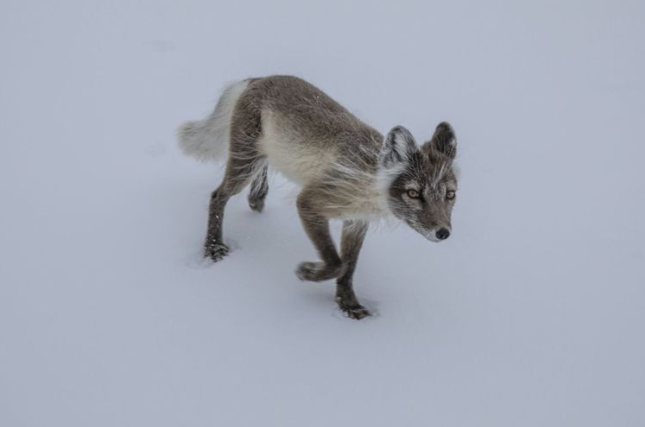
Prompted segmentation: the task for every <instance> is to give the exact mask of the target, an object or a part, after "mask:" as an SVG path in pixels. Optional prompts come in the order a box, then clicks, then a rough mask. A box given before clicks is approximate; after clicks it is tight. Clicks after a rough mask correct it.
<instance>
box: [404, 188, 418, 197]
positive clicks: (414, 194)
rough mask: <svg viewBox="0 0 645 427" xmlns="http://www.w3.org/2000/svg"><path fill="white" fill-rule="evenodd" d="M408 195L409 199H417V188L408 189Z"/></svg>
mask: <svg viewBox="0 0 645 427" xmlns="http://www.w3.org/2000/svg"><path fill="white" fill-rule="evenodd" d="M407 193H408V197H409V198H411V199H418V198H419V192H418V191H417V190H411V189H410V190H408V192H407Z"/></svg>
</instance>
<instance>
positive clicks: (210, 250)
mask: <svg viewBox="0 0 645 427" xmlns="http://www.w3.org/2000/svg"><path fill="white" fill-rule="evenodd" d="M228 250H229V249H228V246H226V245H225V244H224V243H215V242H213V243H207V244H206V245H205V246H204V258H210V259H211V260H213V261H214V262H217V261H221V260H222V259H224V257H225V256H226V255H228Z"/></svg>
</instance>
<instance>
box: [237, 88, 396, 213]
mask: <svg viewBox="0 0 645 427" xmlns="http://www.w3.org/2000/svg"><path fill="white" fill-rule="evenodd" d="M238 102H247V103H253V104H255V105H257V106H259V110H260V115H261V122H260V125H261V129H260V136H259V138H258V141H257V144H258V151H259V152H260V153H261V154H262V155H264V156H266V159H267V162H268V164H269V165H270V166H271V167H272V168H274V169H275V170H276V171H278V172H281V173H282V174H283V175H285V176H286V177H287V178H289V179H290V180H291V181H294V182H296V183H298V184H299V185H301V186H306V185H307V184H309V183H311V182H325V183H326V186H327V187H328V191H326V192H324V193H323V192H321V194H320V197H322V198H324V199H327V203H326V209H327V210H328V214H329V215H330V216H331V217H337V218H359V217H365V218H368V217H373V216H380V215H385V214H386V213H387V209H386V204H385V201H384V199H383V197H381V194H382V191H379V189H378V188H377V186H378V181H377V164H378V157H379V153H380V151H381V146H382V144H383V136H382V135H381V134H380V133H379V132H377V131H376V130H375V129H373V128H372V127H370V126H368V125H367V124H365V123H363V122H361V121H360V120H359V119H358V118H356V117H355V116H354V115H353V114H351V113H350V112H349V111H347V109H345V108H344V107H343V106H341V105H340V104H339V103H337V102H336V101H334V100H333V99H332V98H330V97H329V96H328V95H326V94H325V93H324V92H322V91H321V90H320V89H318V88H316V87H315V86H313V85H312V84H310V83H307V82H305V81H304V80H301V79H298V78H296V77H291V76H275V77H268V78H264V79H258V80H251V81H250V82H249V83H248V86H247V89H246V93H245V94H244V95H243V96H242V97H241V98H240V100H239V101H238ZM242 120H244V119H241V120H240V121H242Z"/></svg>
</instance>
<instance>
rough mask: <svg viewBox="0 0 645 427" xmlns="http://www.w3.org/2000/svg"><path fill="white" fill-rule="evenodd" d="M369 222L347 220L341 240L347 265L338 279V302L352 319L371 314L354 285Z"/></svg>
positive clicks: (342, 255)
mask: <svg viewBox="0 0 645 427" xmlns="http://www.w3.org/2000/svg"><path fill="white" fill-rule="evenodd" d="M366 233H367V223H365V222H362V221H345V222H344V223H343V234H342V238H341V242H340V256H341V259H342V260H343V263H344V265H345V273H344V274H343V275H342V276H341V277H340V278H339V279H338V280H337V281H336V302H337V303H338V307H339V308H340V309H341V310H342V311H343V312H344V313H346V314H347V316H348V317H350V318H352V319H359V320H360V319H362V318H364V317H366V316H369V315H370V312H369V311H368V310H367V309H366V308H365V307H363V306H362V305H361V304H360V303H359V302H358V299H357V298H356V294H355V293H354V286H353V276H354V270H355V269H356V263H357V262H358V254H359V253H360V251H361V247H362V246H363V241H364V240H365V234H366Z"/></svg>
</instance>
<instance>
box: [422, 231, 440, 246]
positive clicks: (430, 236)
mask: <svg viewBox="0 0 645 427" xmlns="http://www.w3.org/2000/svg"><path fill="white" fill-rule="evenodd" d="M423 236H424V237H425V238H426V239H428V240H430V241H431V242H436V243H438V242H441V239H439V238H438V237H437V230H430V231H426V232H425V234H424V235H423Z"/></svg>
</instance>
